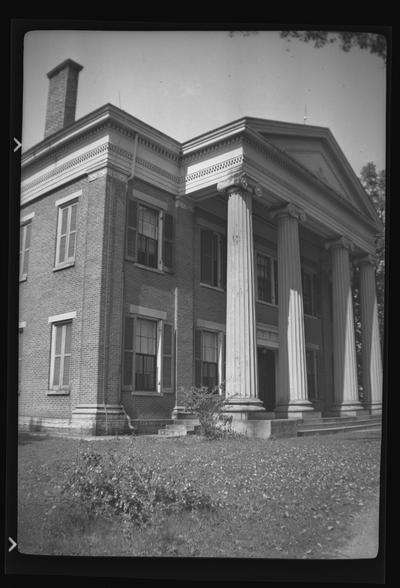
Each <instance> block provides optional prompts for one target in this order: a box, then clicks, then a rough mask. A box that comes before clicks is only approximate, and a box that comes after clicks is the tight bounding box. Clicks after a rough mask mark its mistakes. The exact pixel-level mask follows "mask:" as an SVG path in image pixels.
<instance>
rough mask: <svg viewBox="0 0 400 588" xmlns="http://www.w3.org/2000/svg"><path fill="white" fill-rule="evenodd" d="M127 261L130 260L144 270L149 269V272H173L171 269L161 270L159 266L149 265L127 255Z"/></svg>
mask: <svg viewBox="0 0 400 588" xmlns="http://www.w3.org/2000/svg"><path fill="white" fill-rule="evenodd" d="M125 261H129V262H130V263H132V264H133V265H134V266H135V267H137V268H139V269H143V270H147V271H149V272H154V273H155V274H162V275H163V274H166V273H169V274H170V273H171V272H170V271H168V272H167V271H166V270H160V269H159V268H158V267H150V266H149V265H143V264H141V263H138V262H137V261H134V260H133V259H130V258H129V257H125Z"/></svg>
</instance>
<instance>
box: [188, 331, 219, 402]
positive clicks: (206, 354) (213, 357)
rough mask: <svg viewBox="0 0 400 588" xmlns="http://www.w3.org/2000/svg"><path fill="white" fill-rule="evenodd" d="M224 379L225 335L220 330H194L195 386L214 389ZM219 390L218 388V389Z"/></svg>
mask: <svg viewBox="0 0 400 588" xmlns="http://www.w3.org/2000/svg"><path fill="white" fill-rule="evenodd" d="M224 379H225V336H224V334H223V333H221V332H219V333H218V332H214V331H202V330H200V329H196V331H195V386H198V387H200V386H204V387H206V388H208V389H209V390H216V391H217V387H218V386H220V385H221V384H222V383H223V381H224ZM218 391H219V390H218Z"/></svg>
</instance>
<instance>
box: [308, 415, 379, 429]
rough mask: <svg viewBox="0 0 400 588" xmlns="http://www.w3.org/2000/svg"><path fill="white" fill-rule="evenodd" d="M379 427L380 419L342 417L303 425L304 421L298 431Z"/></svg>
mask: <svg viewBox="0 0 400 588" xmlns="http://www.w3.org/2000/svg"><path fill="white" fill-rule="evenodd" d="M364 424H365V425H381V419H376V418H368V419H366V418H355V417H346V418H345V417H342V418H337V419H336V418H329V419H326V420H325V419H321V421H318V422H316V423H314V422H313V423H310V422H307V423H305V422H304V421H303V422H302V423H301V424H299V426H298V430H299V431H306V430H309V429H318V428H329V427H341V428H343V429H346V428H348V427H352V426H354V425H364Z"/></svg>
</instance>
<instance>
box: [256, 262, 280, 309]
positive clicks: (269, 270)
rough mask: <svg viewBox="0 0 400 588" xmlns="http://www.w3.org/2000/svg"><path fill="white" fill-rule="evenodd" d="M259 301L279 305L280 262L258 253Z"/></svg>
mask: <svg viewBox="0 0 400 588" xmlns="http://www.w3.org/2000/svg"><path fill="white" fill-rule="evenodd" d="M257 300H258V301H260V302H268V303H269V304H278V262H277V260H276V259H273V258H272V257H269V256H267V255H263V254H261V253H257Z"/></svg>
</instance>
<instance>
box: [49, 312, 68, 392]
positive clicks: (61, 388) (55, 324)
mask: <svg viewBox="0 0 400 588" xmlns="http://www.w3.org/2000/svg"><path fill="white" fill-rule="evenodd" d="M70 314H72V313H70ZM70 314H67V315H64V316H66V317H67V318H61V320H60V319H58V317H54V319H55V320H50V319H51V318H53V317H49V321H48V322H49V323H50V324H51V335H50V336H51V343H50V374H49V393H52V394H69V393H70V391H71V374H72V361H71V358H72V349H73V345H72V327H73V320H72V318H69V317H70ZM59 316H61V317H62V316H63V315H59ZM67 324H69V325H71V351H70V353H69V354H65V353H64V350H65V333H66V331H65V330H64V331H63V334H62V340H61V349H62V351H63V353H62V354H61V358H62V360H61V361H60V382H61V383H60V384H59V385H58V386H54V383H53V378H54V364H55V357H56V355H55V350H56V339H57V337H56V335H57V328H63V326H64V325H67ZM66 355H69V358H70V364H69V382H68V384H62V380H63V378H64V359H65V356H66Z"/></svg>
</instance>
